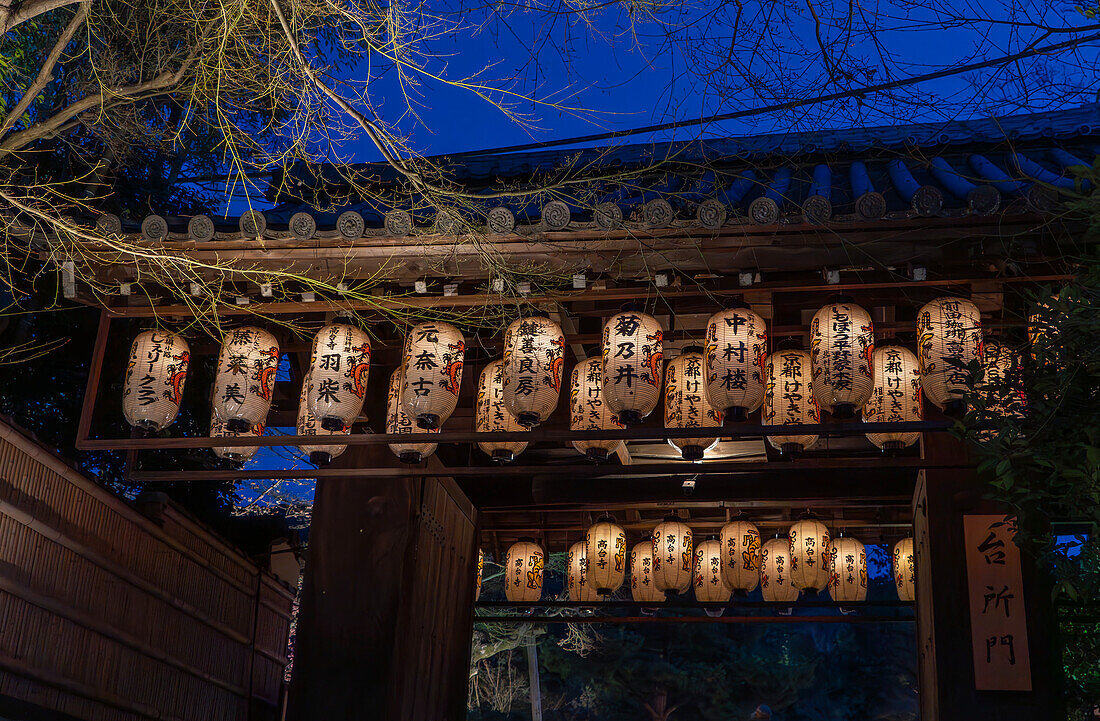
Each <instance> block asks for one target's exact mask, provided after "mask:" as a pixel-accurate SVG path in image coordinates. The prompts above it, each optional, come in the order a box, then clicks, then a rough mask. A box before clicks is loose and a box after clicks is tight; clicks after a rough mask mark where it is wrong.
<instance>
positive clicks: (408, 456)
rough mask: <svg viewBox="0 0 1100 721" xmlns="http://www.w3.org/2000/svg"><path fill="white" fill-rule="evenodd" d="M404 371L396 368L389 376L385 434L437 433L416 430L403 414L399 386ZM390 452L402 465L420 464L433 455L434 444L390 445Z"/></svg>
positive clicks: (402, 380)
mask: <svg viewBox="0 0 1100 721" xmlns="http://www.w3.org/2000/svg"><path fill="white" fill-rule="evenodd" d="M403 371H404V369H402V368H401V367H400V366H398V367H397V368H396V369H395V370H394V371H393V373H391V374H390V386H389V393H388V394H387V395H386V433H388V434H390V435H406V434H410V433H439V428H438V427H436V428H434V429H433V430H430V431H425V430H423V429H422V428H417V427H416V426H415V424H414V423H413V419H412V416H410V415H409V414H408V413H406V412H405V407H404V406H403V405H402V404H401V386H402V383H403V382H404V378H403V377H402V373H403ZM389 446H390V450H391V451H393V454H394V455H395V456H397V457H398V458H399V459H400V460H401V462H402V463H420V462H421V461H423V460H424V459H425V458H427V457H428V456H430V455H432V454H433V453H435V449H436V447H437V444H435V443H390V444H389Z"/></svg>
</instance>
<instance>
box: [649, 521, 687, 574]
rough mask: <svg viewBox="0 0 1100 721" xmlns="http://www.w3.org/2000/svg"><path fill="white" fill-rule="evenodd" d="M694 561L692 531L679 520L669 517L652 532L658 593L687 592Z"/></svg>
mask: <svg viewBox="0 0 1100 721" xmlns="http://www.w3.org/2000/svg"><path fill="white" fill-rule="evenodd" d="M694 561H695V553H694V548H693V546H692V538H691V529H690V528H688V526H687V525H686V524H683V523H681V522H680V520H679V519H678V518H677V517H676V516H668V517H666V518H665V520H664V521H663V522H662V523H660V524H658V525H657V527H656V528H654V529H653V582H654V584H655V585H656V587H657V590H658V591H664V592H665V593H683V592H684V591H686V590H688V588H689V587H690V586H691V574H692V570H693V564H694Z"/></svg>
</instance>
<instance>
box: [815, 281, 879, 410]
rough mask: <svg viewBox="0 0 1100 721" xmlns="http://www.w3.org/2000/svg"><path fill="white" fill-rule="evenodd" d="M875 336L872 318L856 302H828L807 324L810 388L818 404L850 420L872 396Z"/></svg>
mask: <svg viewBox="0 0 1100 721" xmlns="http://www.w3.org/2000/svg"><path fill="white" fill-rule="evenodd" d="M874 351H875V333H874V329H873V327H872V323H871V315H870V313H868V312H867V311H865V310H864V309H863V308H861V307H859V306H858V305H856V304H855V303H850V302H847V301H837V302H836V303H830V304H829V305H827V306H825V307H824V308H822V309H821V310H819V311H818V312H817V314H816V315H814V318H813V320H812V321H811V322H810V366H811V367H812V368H813V377H812V380H811V381H810V388H811V389H812V391H813V394H814V398H816V399H817V403H818V405H819V406H820V407H821V408H823V409H824V410H826V411H828V412H830V413H832V414H834V415H835V416H837V417H838V418H851V417H852V416H853V415H855V411H856V409H857V408H860V407H861V406H862V405H863V404H864V403H866V402H867V399H868V398H870V397H871V388H872V386H873V378H872V375H871V369H872V368H873V366H874V359H873V355H872V354H873V353H874Z"/></svg>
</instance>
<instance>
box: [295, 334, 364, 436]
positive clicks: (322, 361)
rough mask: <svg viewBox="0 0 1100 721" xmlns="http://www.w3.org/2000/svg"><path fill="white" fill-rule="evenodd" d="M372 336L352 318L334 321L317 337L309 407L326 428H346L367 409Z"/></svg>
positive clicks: (311, 371)
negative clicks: (354, 322) (364, 405)
mask: <svg viewBox="0 0 1100 721" xmlns="http://www.w3.org/2000/svg"><path fill="white" fill-rule="evenodd" d="M369 371H370V339H369V338H368V337H367V334H366V333H365V332H363V330H361V329H360V328H359V327H357V326H355V325H352V324H351V322H350V320H348V321H340V322H336V323H330V324H329V325H326V326H325V327H324V328H322V329H321V330H319V331H318V332H317V335H315V336H314V337H313V346H312V349H311V351H310V356H309V379H310V384H309V388H308V391H307V396H306V397H307V400H308V405H309V411H310V413H312V414H313V415H314V416H316V417H317V418H318V419H320V425H321V428H322V429H324V430H326V431H334V432H335V431H338V432H342V431H343V429H344V428H345V427H347V426H350V425H351V424H352V423H354V422H355V419H356V418H358V417H359V413H360V412H361V411H362V410H363V398H364V397H365V395H366V392H367V374H368V372H369Z"/></svg>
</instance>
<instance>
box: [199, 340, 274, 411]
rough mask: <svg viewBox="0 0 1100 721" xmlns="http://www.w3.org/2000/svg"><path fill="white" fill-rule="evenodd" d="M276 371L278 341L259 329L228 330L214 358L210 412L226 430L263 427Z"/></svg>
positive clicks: (269, 407)
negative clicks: (223, 424) (214, 414)
mask: <svg viewBox="0 0 1100 721" xmlns="http://www.w3.org/2000/svg"><path fill="white" fill-rule="evenodd" d="M278 372H279V342H278V341H276V340H275V336H273V335H271V334H270V333H268V332H267V331H266V330H263V329H262V328H253V327H247V326H246V327H244V328H238V329H236V330H233V331H230V332H229V333H228V334H227V335H226V337H225V339H224V341H223V342H222V349H221V353H220V354H219V355H218V374H217V376H216V378H215V380H214V401H213V405H214V412H215V413H216V414H217V416H218V419H219V420H221V421H222V422H224V423H225V426H226V428H227V429H228V430H230V431H235V432H238V433H243V432H245V431H247V430H248V429H249V428H251V427H253V426H256V425H261V424H265V423H266V421H267V412H268V411H269V410H271V394H272V392H274V390H275V374H276V373H278Z"/></svg>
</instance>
